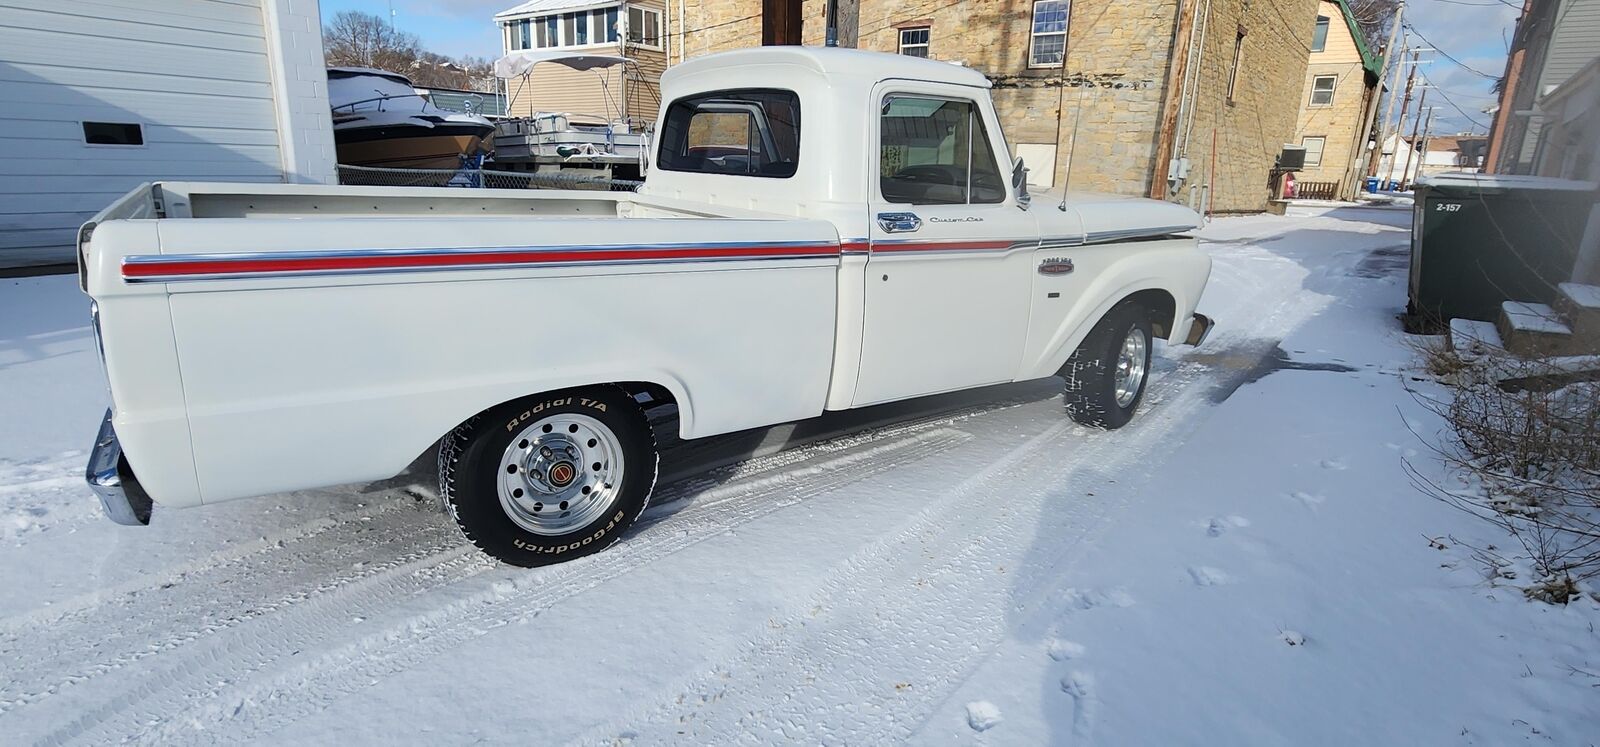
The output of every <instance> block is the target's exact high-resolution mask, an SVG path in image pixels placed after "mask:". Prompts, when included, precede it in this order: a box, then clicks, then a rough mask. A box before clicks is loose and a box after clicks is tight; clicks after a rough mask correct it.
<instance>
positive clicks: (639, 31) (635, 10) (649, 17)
mask: <svg viewBox="0 0 1600 747" xmlns="http://www.w3.org/2000/svg"><path fill="white" fill-rule="evenodd" d="M628 41H629V42H630V43H632V44H643V45H644V46H647V47H659V46H661V13H660V12H659V11H656V10H652V9H650V8H639V7H634V6H629V7H628Z"/></svg>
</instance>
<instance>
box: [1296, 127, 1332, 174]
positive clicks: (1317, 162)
mask: <svg viewBox="0 0 1600 747" xmlns="http://www.w3.org/2000/svg"><path fill="white" fill-rule="evenodd" d="M1327 145H1328V138H1326V137H1323V136H1320V135H1319V136H1317V137H1303V138H1300V146H1301V147H1303V148H1305V149H1306V168H1311V167H1313V166H1321V165H1322V150H1323V148H1325V147H1327Z"/></svg>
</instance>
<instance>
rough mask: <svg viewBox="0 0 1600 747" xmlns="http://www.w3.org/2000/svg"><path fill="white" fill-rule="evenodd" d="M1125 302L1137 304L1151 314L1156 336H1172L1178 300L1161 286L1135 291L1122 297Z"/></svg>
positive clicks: (1150, 317) (1165, 337) (1152, 326)
mask: <svg viewBox="0 0 1600 747" xmlns="http://www.w3.org/2000/svg"><path fill="white" fill-rule="evenodd" d="M1122 303H1124V304H1133V305H1137V306H1139V307H1140V308H1143V309H1145V311H1146V312H1148V314H1149V317H1148V318H1149V319H1150V326H1151V328H1152V331H1153V332H1155V336H1156V337H1159V338H1162V339H1167V338H1170V337H1171V336H1172V327H1173V325H1174V324H1177V322H1178V320H1177V319H1176V318H1175V317H1176V316H1177V315H1178V302H1177V300H1176V299H1174V298H1173V297H1172V294H1171V293H1168V292H1166V291H1164V290H1161V289H1159V288H1151V289H1148V290H1142V291H1139V292H1138V293H1134V294H1132V295H1130V296H1128V297H1127V298H1124V299H1122Z"/></svg>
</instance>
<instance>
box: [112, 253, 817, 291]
mask: <svg viewBox="0 0 1600 747" xmlns="http://www.w3.org/2000/svg"><path fill="white" fill-rule="evenodd" d="M172 256H178V255H172ZM198 256H201V257H206V256H215V255H203V254H202V255H198ZM128 259H135V258H134V257H129V258H128ZM251 259H256V257H251ZM261 259H265V257H262V258H261ZM838 259H839V254H838V253H836V252H827V253H821V254H781V255H773V256H767V257H762V256H750V257H690V258H684V259H608V260H601V261H598V262H497V263H492V264H491V263H485V264H466V265H433V266H427V267H379V268H365V267H356V268H349V269H330V270H287V271H286V270H265V271H261V272H247V271H237V272H224V273H209V274H184V275H141V276H139V277H123V282H126V283H130V284H134V283H181V282H186V281H190V280H196V281H199V280H253V279H258V278H308V277H330V276H343V275H391V274H411V273H421V272H463V271H467V270H520V269H528V268H545V267H548V268H552V269H565V268H573V267H626V266H634V265H684V264H716V263H724V262H774V261H784V260H787V261H791V262H793V261H810V262H817V261H819V260H828V261H829V264H837V260H838Z"/></svg>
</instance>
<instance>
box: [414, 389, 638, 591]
mask: <svg viewBox="0 0 1600 747" xmlns="http://www.w3.org/2000/svg"><path fill="white" fill-rule="evenodd" d="M655 480H656V447H655V438H654V436H653V434H652V433H651V431H650V425H649V423H648V422H647V421H646V420H645V417H644V413H643V412H641V411H640V409H639V406H638V405H637V404H636V403H635V402H634V400H633V398H632V397H630V396H628V394H627V393H626V392H624V391H623V390H622V389H620V388H611V387H602V388H597V389H585V390H575V391H571V392H558V393H555V394H549V395H541V396H539V397H533V398H528V399H523V400H519V401H517V402H512V403H508V404H505V405H501V406H499V407H496V408H494V409H492V410H490V411H488V412H486V413H484V414H482V415H480V416H478V417H476V418H474V419H473V420H472V421H471V422H468V423H467V424H465V425H463V426H461V427H460V428H457V429H456V431H455V432H454V433H452V434H450V435H449V436H447V437H445V440H444V443H443V445H442V446H441V448H440V451H439V490H440V493H441V495H443V496H444V498H445V503H446V505H447V506H448V507H449V509H450V513H451V515H452V516H454V517H455V520H456V523H457V524H458V525H460V527H461V531H462V533H463V534H465V535H466V537H467V539H469V540H471V541H472V543H473V544H475V545H477V546H478V547H479V548H481V549H482V550H483V551H484V552H487V553H489V554H490V555H493V556H494V557H496V558H499V559H500V560H503V561H505V562H507V563H510V564H512V565H518V566H538V565H547V564H550V563H559V562H562V561H565V560H571V559H573V558H577V557H581V556H584V555H588V554H589V553H592V552H596V551H598V550H601V549H604V548H606V547H609V546H610V545H612V544H613V543H615V542H616V541H617V540H618V539H619V538H620V537H621V536H622V532H623V531H624V530H625V529H627V527H628V526H629V525H631V524H632V523H633V521H634V520H635V519H637V518H638V517H639V514H640V513H642V512H643V511H644V509H645V506H646V505H647V504H648V502H649V499H650V492H651V490H652V489H653V488H654V487H655Z"/></svg>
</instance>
